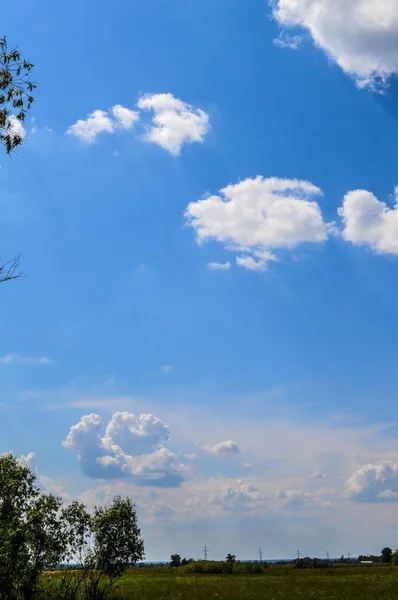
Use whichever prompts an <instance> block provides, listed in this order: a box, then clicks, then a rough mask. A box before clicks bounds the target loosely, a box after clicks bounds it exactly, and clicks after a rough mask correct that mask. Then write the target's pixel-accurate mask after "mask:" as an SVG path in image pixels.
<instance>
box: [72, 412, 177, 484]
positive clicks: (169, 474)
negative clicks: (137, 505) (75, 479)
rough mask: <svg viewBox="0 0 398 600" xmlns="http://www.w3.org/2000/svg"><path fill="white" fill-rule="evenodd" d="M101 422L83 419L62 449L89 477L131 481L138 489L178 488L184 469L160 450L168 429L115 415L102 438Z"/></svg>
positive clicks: (150, 420)
mask: <svg viewBox="0 0 398 600" xmlns="http://www.w3.org/2000/svg"><path fill="white" fill-rule="evenodd" d="M103 425H104V424H103V421H102V419H101V417H100V416H99V415H97V414H94V413H92V414H90V415H85V416H83V417H82V418H81V419H80V421H79V423H77V424H76V425H73V426H72V427H71V429H70V431H69V433H68V436H67V438H66V440H65V441H64V442H63V443H62V445H63V446H64V447H65V448H67V449H68V450H72V451H73V452H75V454H76V456H77V459H78V461H79V462H80V464H81V467H82V469H83V472H84V473H85V474H86V475H88V476H89V477H94V478H99V479H102V478H103V479H108V478H122V477H134V478H135V480H136V483H137V484H140V485H158V486H164V487H169V486H178V485H179V484H180V483H181V481H182V475H181V473H182V472H184V470H185V467H184V466H183V465H182V464H180V463H179V461H178V459H177V456H176V455H175V454H174V453H173V452H171V451H170V450H168V448H165V447H164V446H163V442H165V441H167V440H168V439H169V432H168V428H167V427H166V426H165V425H164V424H163V423H162V422H161V421H160V420H159V419H157V418H156V417H154V416H153V415H147V414H143V415H141V416H140V417H136V416H135V415H133V414H131V413H127V412H124V413H115V414H114V415H113V416H112V418H111V419H110V421H109V423H108V425H107V427H106V430H105V435H104V436H103V437H102V436H101V433H102V430H103Z"/></svg>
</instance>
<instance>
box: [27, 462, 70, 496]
mask: <svg viewBox="0 0 398 600" xmlns="http://www.w3.org/2000/svg"><path fill="white" fill-rule="evenodd" d="M18 462H19V463H20V464H21V465H24V466H26V467H29V469H30V470H31V471H32V473H33V474H34V475H35V477H36V484H37V486H38V487H39V488H40V489H41V490H43V492H46V493H49V494H55V495H56V496H60V497H61V498H63V500H70V496H69V494H68V493H67V492H66V491H65V490H64V489H63V487H62V486H61V485H60V484H59V483H57V482H56V481H54V479H52V478H51V477H46V476H45V475H42V474H41V473H40V472H39V469H38V467H37V464H36V455H35V453H34V452H29V453H28V454H26V455H24V454H21V456H20V457H19V458H18Z"/></svg>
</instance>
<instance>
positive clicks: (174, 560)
mask: <svg viewBox="0 0 398 600" xmlns="http://www.w3.org/2000/svg"><path fill="white" fill-rule="evenodd" d="M184 560H185V559H184ZM170 566H171V567H181V556H180V555H179V554H172V555H171V556H170Z"/></svg>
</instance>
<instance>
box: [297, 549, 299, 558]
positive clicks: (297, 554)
mask: <svg viewBox="0 0 398 600" xmlns="http://www.w3.org/2000/svg"><path fill="white" fill-rule="evenodd" d="M297 559H298V560H300V550H297Z"/></svg>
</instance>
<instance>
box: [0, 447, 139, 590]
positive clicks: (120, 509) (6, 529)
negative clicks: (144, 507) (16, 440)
mask: <svg viewBox="0 0 398 600" xmlns="http://www.w3.org/2000/svg"><path fill="white" fill-rule="evenodd" d="M61 507H62V501H61V499H60V498H57V497H55V496H54V495H52V494H44V493H42V492H41V491H40V490H39V489H38V487H37V486H36V484H35V476H34V474H33V473H32V472H31V470H30V469H29V467H27V466H25V465H22V464H20V462H19V461H18V460H17V459H16V458H14V457H13V456H12V455H11V454H6V455H3V456H0V600H35V599H36V598H39V597H40V594H42V596H43V594H45V596H44V598H45V599H46V600H47V598H54V600H55V599H56V600H76V599H79V600H80V599H81V600H104V599H105V598H107V597H108V595H109V594H108V593H109V590H110V589H111V588H112V586H113V585H114V584H115V582H116V581H117V580H118V579H120V578H121V577H122V575H123V574H124V572H125V571H126V569H127V567H128V566H129V565H131V564H135V563H136V562H137V560H142V558H143V557H144V544H143V541H142V539H141V537H140V530H139V529H138V524H137V513H136V509H135V505H134V503H133V502H132V501H131V500H130V499H129V498H125V499H123V498H121V497H120V496H117V497H116V498H115V499H114V500H113V502H112V504H111V505H110V506H97V507H95V508H94V511H93V514H92V515H90V514H89V513H88V511H87V509H86V507H85V506H84V505H83V504H81V503H79V502H72V503H71V504H70V505H69V506H66V507H63V508H61ZM61 563H62V564H63V566H64V567H65V568H64V569H63V571H62V573H61V575H60V576H59V577H57V578H56V579H55V581H54V583H53V585H51V586H49V587H48V586H47V587H45V589H43V585H44V582H43V578H42V573H43V571H44V570H45V569H51V568H54V567H56V566H57V565H58V566H59V565H60V564H61ZM68 567H69V568H68ZM71 567H73V568H71Z"/></svg>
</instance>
